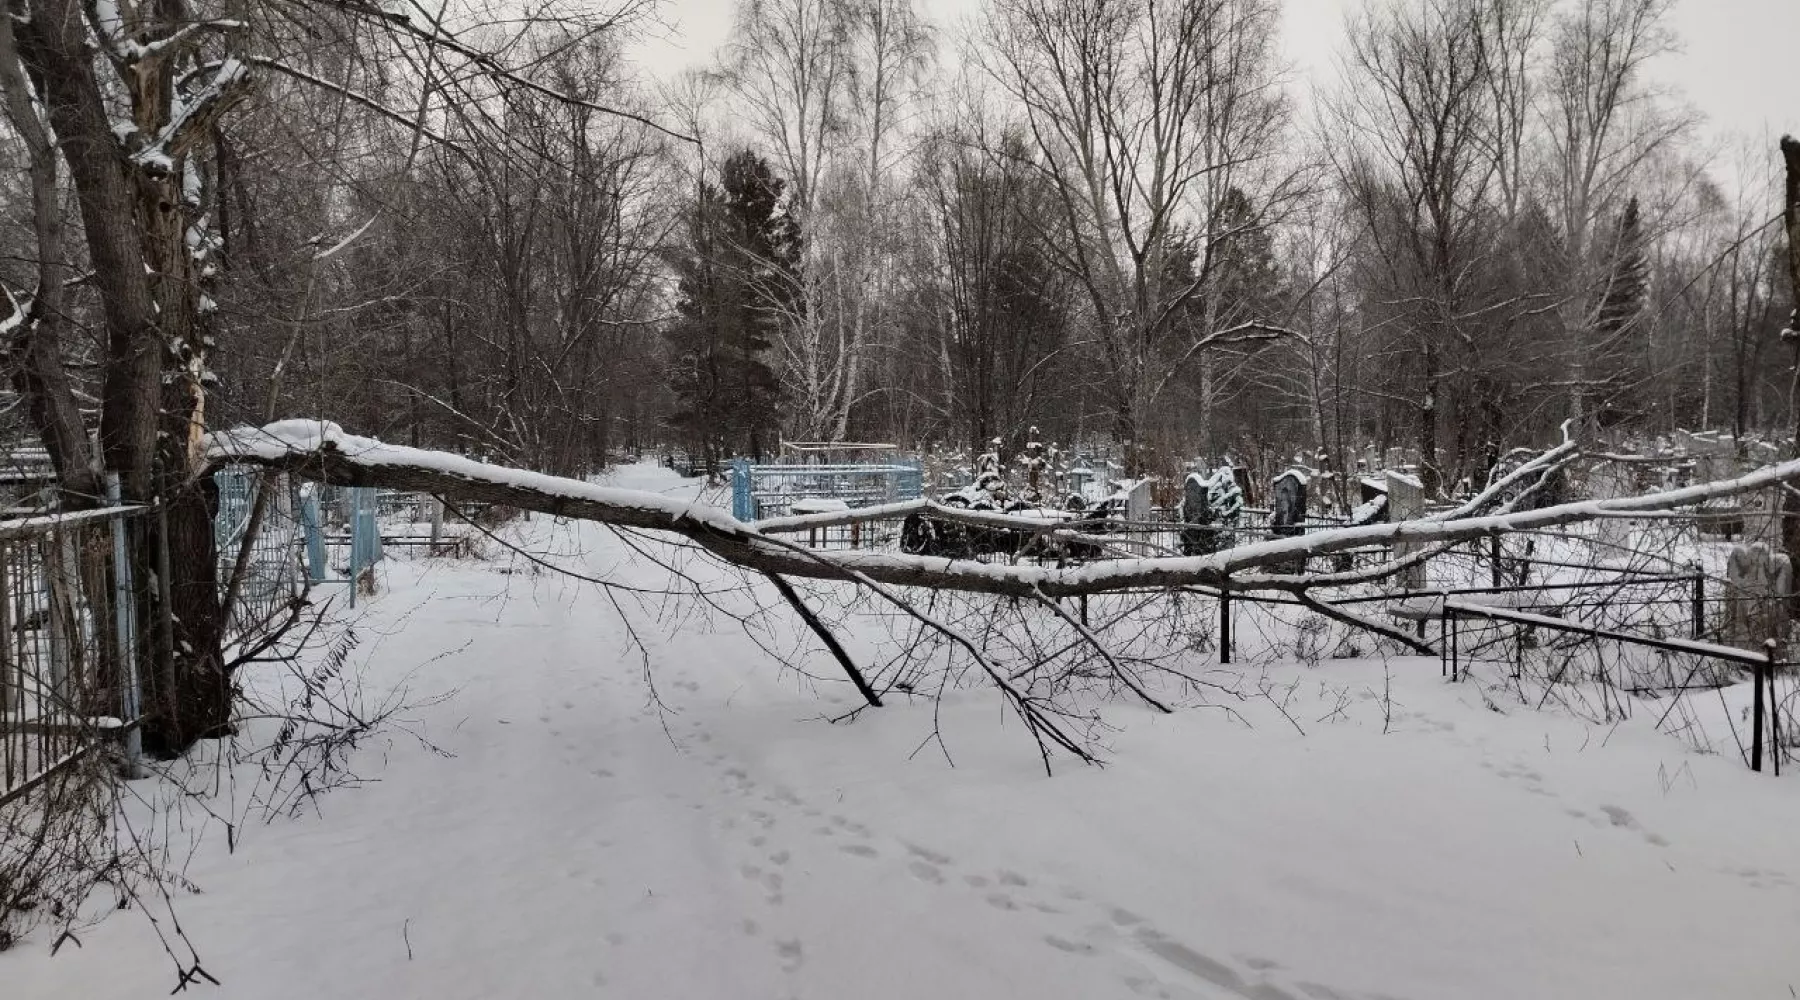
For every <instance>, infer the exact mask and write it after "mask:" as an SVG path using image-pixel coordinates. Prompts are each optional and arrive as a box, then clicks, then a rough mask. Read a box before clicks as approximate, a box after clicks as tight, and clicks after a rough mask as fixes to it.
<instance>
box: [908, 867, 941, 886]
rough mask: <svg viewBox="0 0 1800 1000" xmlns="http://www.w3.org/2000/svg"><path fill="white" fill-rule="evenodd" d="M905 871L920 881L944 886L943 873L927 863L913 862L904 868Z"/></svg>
mask: <svg viewBox="0 0 1800 1000" xmlns="http://www.w3.org/2000/svg"><path fill="white" fill-rule="evenodd" d="M906 870H907V871H909V872H912V873H913V877H914V878H917V879H919V880H920V881H924V882H930V883H931V884H932V885H943V884H944V873H943V872H942V871H941V870H939V869H938V866H937V865H934V864H932V863H931V862H929V861H913V862H911V863H909V864H908V865H907V866H906Z"/></svg>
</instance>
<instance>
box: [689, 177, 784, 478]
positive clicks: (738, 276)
mask: <svg viewBox="0 0 1800 1000" xmlns="http://www.w3.org/2000/svg"><path fill="white" fill-rule="evenodd" d="M784 186H785V184H784V182H783V181H782V180H781V178H779V177H777V176H775V174H774V171H773V170H771V169H770V167H769V164H768V162H767V161H766V160H764V159H762V158H761V157H759V156H757V155H756V154H755V153H752V152H751V151H749V150H743V151H740V152H738V153H735V154H733V155H732V156H731V157H729V158H728V159H726V160H725V162H724V163H723V164H722V165H721V166H720V171H719V182H718V184H717V185H714V184H712V183H705V184H702V186H701V189H700V196H699V199H698V201H697V203H696V204H695V205H694V207H693V208H692V209H691V210H690V213H689V219H688V246H687V248H686V252H685V253H684V254H683V255H682V256H681V257H679V258H678V259H677V260H676V261H675V271H676V274H677V276H678V279H679V291H680V297H679V300H678V301H677V303H676V312H677V314H678V315H679V317H680V318H679V319H678V320H677V321H676V323H675V324H674V326H672V327H671V328H670V329H669V330H668V332H667V333H666V337H667V339H668V341H669V345H670V348H671V353H672V355H673V357H672V363H671V365H670V370H669V387H670V389H671V390H672V391H673V393H674V395H675V398H676V400H677V404H678V405H677V409H676V410H675V412H674V413H672V414H670V416H669V423H670V425H671V426H672V427H673V428H674V429H675V430H677V431H678V432H680V433H681V434H682V435H683V436H684V437H685V438H686V440H687V441H688V443H689V447H690V448H692V449H694V451H695V452H696V454H697V455H698V457H700V458H701V459H702V460H703V461H704V462H705V464H706V466H707V468H708V470H709V471H714V472H716V471H717V469H718V465H719V462H720V460H722V459H724V458H726V457H728V456H731V455H738V454H741V455H748V456H750V457H752V458H756V459H760V458H762V457H763V455H764V453H765V452H766V451H767V450H768V449H770V448H771V447H772V445H773V444H774V442H775V439H776V436H777V427H778V420H779V410H778V405H779V390H780V383H779V380H778V379H777V377H776V374H775V371H774V368H773V367H772V366H771V364H770V358H769V355H770V353H771V351H772V349H773V347H774V335H775V331H776V328H777V327H778V325H779V324H780V323H782V322H783V321H784V319H785V318H786V317H789V316H790V315H791V312H792V310H793V309H794V308H795V306H796V300H797V289H798V287H799V283H798V271H799V261H800V233H799V227H798V225H797V224H796V223H795V222H794V220H793V218H792V217H791V216H790V215H789V214H788V211H787V207H786V205H785V204H784V203H783V201H782V193H783V189H784Z"/></svg>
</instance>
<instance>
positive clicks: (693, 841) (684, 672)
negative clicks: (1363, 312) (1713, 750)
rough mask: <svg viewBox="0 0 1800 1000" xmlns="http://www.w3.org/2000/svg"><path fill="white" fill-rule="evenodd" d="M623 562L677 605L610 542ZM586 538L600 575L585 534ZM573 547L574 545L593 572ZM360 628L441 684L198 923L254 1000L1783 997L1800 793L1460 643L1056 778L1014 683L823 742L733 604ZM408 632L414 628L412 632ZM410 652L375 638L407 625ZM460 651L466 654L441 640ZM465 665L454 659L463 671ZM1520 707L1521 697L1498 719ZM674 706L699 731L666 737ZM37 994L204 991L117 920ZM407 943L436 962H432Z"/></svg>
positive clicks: (17, 990)
mask: <svg viewBox="0 0 1800 1000" xmlns="http://www.w3.org/2000/svg"><path fill="white" fill-rule="evenodd" d="M557 532H560V533H552V536H553V537H555V538H560V539H562V540H563V541H562V542H559V544H571V545H572V544H576V543H579V546H580V549H581V552H582V554H581V555H580V556H579V557H578V558H580V559H582V560H584V561H585V562H586V563H587V565H589V566H590V567H592V568H593V569H595V570H605V571H608V572H615V573H620V574H622V578H623V579H627V580H630V581H633V582H636V583H640V584H654V583H655V582H656V581H657V580H658V579H659V574H658V571H656V570H654V569H653V568H651V567H648V566H644V565H622V564H621V563H622V560H625V559H626V553H625V550H624V548H623V547H622V546H621V545H620V543H618V542H617V541H616V540H615V539H613V538H611V537H610V536H607V535H604V534H602V533H599V532H589V531H588V530H587V529H586V528H579V529H578V528H575V527H566V528H560V529H557ZM570 551H573V550H572V549H571V550H570ZM571 558H577V557H575V556H571ZM390 586H391V589H390V592H389V593H388V594H387V595H385V596H384V597H383V598H382V599H381V600H380V601H377V602H375V604H374V605H373V608H372V610H371V612H370V616H369V618H368V619H367V620H366V621H365V622H364V623H363V625H362V626H361V627H362V628H363V629H364V630H365V631H366V633H367V634H368V635H369V636H370V638H371V641H370V642H366V643H365V645H364V647H363V649H362V650H361V651H360V652H359V654H358V655H359V657H361V656H364V655H367V656H368V658H369V662H370V664H371V667H370V670H371V683H373V684H377V685H379V684H382V683H397V682H399V680H400V679H401V678H402V677H404V676H405V675H407V674H409V673H411V672H413V671H415V670H418V671H419V672H418V673H417V675H416V676H414V677H413V678H412V679H411V681H410V683H411V685H412V687H413V688H414V690H415V691H416V692H418V693H420V694H430V693H436V692H438V691H443V690H447V689H450V688H455V689H456V693H455V695H454V696H453V697H452V698H450V699H448V700H446V701H444V702H442V703H440V704H436V705H432V706H429V707H426V708H423V709H421V711H420V713H419V721H420V723H421V725H422V726H423V729H424V731H425V732H426V734H427V735H428V736H429V737H430V738H431V739H432V740H433V741H435V742H436V743H437V744H438V745H440V746H442V747H443V748H444V749H445V750H447V751H449V752H450V753H452V754H454V756H453V757H443V756H438V755H435V754H432V753H429V752H427V751H426V750H424V749H423V748H420V747H418V746H416V745H414V744H413V743H411V742H408V741H406V740H404V739H401V740H397V741H396V742H394V744H393V747H392V750H391V752H389V753H388V754H387V761H386V765H385V767H381V766H380V762H379V759H380V758H381V757H382V750H381V748H372V749H371V750H369V751H367V752H365V755H364V757H363V758H361V759H362V760H363V761H364V762H365V763H366V764H367V766H368V768H369V769H370V770H371V771H372V772H376V773H377V774H378V777H379V779H380V780H379V781H378V782H376V783H374V784H371V785H369V786H367V787H364V788H361V789H357V790H347V791H339V792H334V793H331V794H330V795H328V796H326V797H325V798H324V799H323V800H322V801H321V803H320V808H321V810H322V815H314V814H308V815H305V816H302V817H300V818H298V819H294V820H278V821H276V822H275V823H273V824H272V825H268V826H260V825H259V826H257V827H256V828H254V829H251V830H250V831H248V833H247V834H246V835H245V837H244V843H243V844H242V846H241V847H240V848H239V850H238V852H237V853H236V854H235V855H228V854H226V853H225V852H224V851H223V849H222V848H223V844H222V838H213V839H209V840H208V841H207V842H206V844H205V845H204V846H203V848H202V849H201V851H200V852H199V853H198V854H197V856H196V858H195V860H194V863H193V864H192V866H191V867H190V869H189V876H190V877H191V878H193V879H194V880H195V881H196V882H198V883H199V884H200V885H201V886H202V887H204V889H205V890H206V891H205V892H204V893H203V894H201V895H194V896H184V897H181V898H180V899H179V907H180V909H179V913H180V916H181V918H182V921H183V923H184V925H185V926H186V928H187V930H188V933H189V934H190V936H191V937H192V938H193V939H194V941H195V942H196V943H197V945H198V947H199V950H200V954H201V957H202V960H203V962H204V964H205V966H206V968H207V969H208V971H210V972H211V973H213V974H214V975H216V976H218V977H219V978H220V979H221V980H223V982H224V986H223V988H222V989H219V990H217V991H215V992H217V993H219V994H220V995H222V996H226V997H234V998H240V997H241V998H259V1000H261V998H267V1000H285V998H296V1000H298V998H306V1000H316V998H318V997H322V996H340V997H380V998H401V997H420V998H431V1000H457V998H483V997H502V996H521V997H524V996H533V997H577V996H579V997H620V998H695V1000H710V998H732V1000H735V998H769V1000H815V998H816V1000H839V998H852V997H855V998H869V1000H898V998H912V997H921V998H925V997H929V998H934V1000H950V998H971V1000H973V998H1000V997H1014V996H1017V997H1032V998H1037V1000H1060V998H1102V997H1134V996H1142V997H1161V998H1199V1000H1231V998H1245V1000H1395V998H1399V1000H1438V998H1494V1000H1518V998H1561V997H1567V998H1571V1000H1576V998H1579V1000H1593V998H1599V997H1621V998H1625V997H1629V998H1633V1000H1646V998H1665V997H1666V998H1670V1000H1689V998H1694V997H1731V998H1738V997H1742V998H1753V997H1769V998H1779V997H1790V1000H1791V995H1792V994H1790V992H1789V990H1790V987H1793V988H1796V989H1800V950H1796V949H1795V947H1794V942H1795V941H1796V940H1797V939H1800V841H1797V839H1796V838H1797V837H1800V832H1797V831H1800V783H1796V782H1800V779H1793V780H1790V779H1782V780H1781V781H1779V782H1777V781H1775V780H1774V779H1772V778H1769V777H1767V776H1756V775H1751V774H1749V773H1748V772H1747V771H1745V770H1744V769H1743V768H1742V766H1741V764H1738V763H1736V762H1734V761H1731V760H1721V759H1718V758H1704V757H1697V756H1693V755H1690V754H1688V753H1686V752H1685V751H1684V750H1682V748H1681V747H1680V746H1679V744H1677V743H1676V742H1674V741H1673V740H1670V739H1668V738H1666V737H1663V736H1659V735H1657V734H1655V733H1653V732H1648V731H1644V730H1643V729H1642V728H1641V727H1631V726H1628V727H1621V728H1620V729H1619V730H1617V731H1615V732H1612V733H1610V734H1609V733H1607V732H1605V731H1598V732H1596V731H1590V730H1589V729H1588V728H1587V727H1585V726H1583V725H1581V724H1579V723H1576V722H1573V721H1570V720H1567V719H1563V718H1560V717H1556V716H1553V715H1550V714H1548V713H1538V712H1533V711H1529V710H1523V709H1519V708H1517V707H1516V706H1514V707H1511V708H1509V709H1508V710H1507V711H1506V712H1505V713H1504V714H1502V713H1500V712H1496V711H1492V710H1490V709H1489V708H1488V707H1487V706H1485V705H1484V704H1483V702H1482V699H1481V696H1480V694H1479V692H1478V691H1477V690H1475V689H1474V687H1473V686H1471V685H1459V686H1450V685H1445V684H1443V683H1441V682H1440V681H1439V680H1438V676H1437V664H1436V662H1435V661H1423V660H1397V661H1394V663H1393V664H1392V666H1393V668H1394V671H1395V674H1394V684H1395V691H1396V701H1397V703H1398V708H1397V711H1396V714H1395V718H1394V720H1393V724H1392V729H1393V732H1391V733H1389V734H1386V735H1384V734H1383V733H1382V728H1383V716H1382V711H1381V708H1380V705H1379V699H1378V698H1376V697H1375V692H1376V691H1378V690H1379V689H1380V687H1381V685H1382V683H1383V677H1382V670H1381V667H1380V666H1379V665H1378V664H1371V663H1340V664H1330V665H1328V666H1326V667H1322V668H1319V669H1318V670H1312V671H1309V670H1307V669H1305V668H1302V667H1294V668H1292V669H1291V670H1289V671H1287V672H1286V673H1285V674H1276V675H1273V676H1274V678H1275V679H1280V680H1293V681H1298V684H1297V686H1296V687H1294V688H1293V689H1292V692H1291V694H1287V695H1282V694H1281V693H1280V692H1277V694H1276V696H1277V697H1283V698H1285V699H1286V700H1287V707H1288V710H1289V712H1290V713H1292V714H1293V715H1294V716H1295V718H1296V719H1297V720H1298V721H1299V722H1300V724H1301V725H1302V726H1303V727H1304V728H1306V729H1307V731H1308V732H1307V735H1306V736H1305V737H1302V736H1301V735H1300V734H1298V733H1296V732H1295V731H1294V729H1293V727H1292V726H1290V725H1289V724H1288V723H1287V722H1286V721H1285V720H1284V719H1283V718H1282V716H1281V715H1280V714H1279V713H1278V712H1277V711H1276V709H1275V708H1274V707H1273V703H1272V702H1271V703H1267V704H1264V703H1262V702H1260V701H1251V702H1246V703H1244V704H1243V705H1241V706H1239V711H1240V712H1241V713H1242V715H1243V717H1244V719H1245V720H1246V721H1247V722H1248V723H1249V724H1250V725H1248V726H1246V725H1245V724H1243V723H1240V722H1235V721H1232V720H1230V719H1228V718H1227V717H1226V716H1225V715H1224V714H1222V713H1220V712H1217V711H1206V710H1199V711H1190V712H1187V713H1184V714H1181V715H1179V716H1176V717H1173V718H1162V717H1154V716H1151V715H1149V714H1147V713H1143V712H1138V711H1134V710H1130V709H1119V710H1115V711H1113V712H1111V713H1110V715H1109V718H1110V720H1111V721H1112V722H1114V723H1115V724H1117V725H1120V726H1121V727H1122V728H1121V731H1120V732H1119V734H1118V735H1117V737H1116V738H1115V740H1114V745H1113V747H1112V753H1111V759H1112V761H1113V763H1112V764H1111V765H1110V766H1109V767H1107V768H1105V769H1104V770H1096V769H1079V768H1076V767H1074V766H1072V765H1071V766H1069V767H1066V768H1065V769H1064V771H1063V773H1061V774H1060V775H1059V776H1058V777H1056V778H1054V779H1045V778H1044V777H1043V776H1042V774H1041V772H1040V771H1039V770H1038V768H1037V762H1036V760H1035V757H1034V755H1033V753H1032V752H1031V751H1030V749H1029V748H1028V747H1027V746H1026V744H1025V743H1024V741H1023V737H1022V734H1020V733H1019V732H1018V729H1017V726H1016V723H1013V722H1010V721H1007V720H1004V719H1003V718H1002V715H1001V713H1000V711H999V708H998V705H997V704H996V702H995V699H993V698H992V697H991V696H989V695H985V694H977V695H972V696H969V697H966V698H963V699H958V700H956V701H955V702H953V703H952V704H951V705H949V706H948V707H947V709H946V717H945V725H946V732H947V734H948V736H949V739H950V746H951V749H952V750H953V751H954V752H955V755H956V759H957V763H958V765H959V766H958V767H956V768H955V769H951V768H949V767H947V766H946V764H945V762H944V760H943V757H942V756H941V755H938V754H936V753H935V752H933V751H927V752H923V753H920V754H918V755H917V756H916V757H914V758H912V759H909V755H911V753H912V751H913V749H914V747H915V746H917V744H918V743H919V740H920V739H921V738H922V736H923V735H924V733H925V732H927V731H928V730H929V718H928V717H929V709H928V708H927V707H926V706H923V705H921V706H915V707H907V706H895V707H894V708H892V709H890V710H884V711H882V712H879V713H870V714H868V715H866V716H865V717H864V718H863V719H862V720H860V721H858V722H857V723H855V724H853V725H842V726H829V725H827V724H825V723H824V722H822V721H820V718H821V716H822V715H824V714H827V713H828V712H831V711H832V710H833V708H834V707H835V706H842V705H847V704H849V702H848V701H847V697H848V692H841V691H839V690H837V689H835V688H826V689H825V690H824V691H823V692H819V691H815V690H814V687H815V686H816V685H812V684H810V683H808V682H803V680H802V679H801V678H799V677H797V676H796V675H795V674H793V673H792V672H788V671H782V670H781V669H779V668H778V667H777V666H775V665H774V664H773V662H772V661H771V660H770V659H769V658H768V657H767V655H766V654H764V653H763V652H762V651H760V650H759V649H757V648H756V646H755V645H754V644H752V643H750V642H749V641H747V640H746V639H745V638H744V637H743V635H742V634H741V632H739V631H738V630H737V628H736V626H735V625H734V624H733V623H731V622H730V621H726V620H715V621H711V622H708V621H706V620H702V619H698V618H696V619H692V620H688V621H685V622H683V623H682V625H681V627H680V628H679V629H676V630H674V631H672V632H671V631H670V630H669V629H666V628H665V629H662V630H660V631H657V630H653V631H650V632H647V633H646V638H647V639H649V640H651V641H652V643H653V645H654V646H655V647H656V648H655V650H654V655H655V662H656V677H657V686H658V689H659V691H660V692H661V694H662V696H663V699H664V700H665V701H666V702H667V703H668V705H669V706H670V709H671V711H670V713H669V714H668V715H667V716H666V718H663V717H659V714H658V713H657V712H656V711H655V710H654V709H653V708H652V707H651V705H650V704H649V701H648V697H647V691H646V688H645V685H644V681H643V678H642V676H641V664H640V663H639V661H638V660H637V659H636V657H635V655H634V654H631V653H628V652H627V651H626V650H625V649H624V646H623V642H622V637H621V634H620V628H619V626H618V623H617V617H616V615H615V614H614V613H613V611H612V609H611V608H610V606H608V605H607V604H606V603H605V602H604V601H603V600H600V599H598V598H597V597H596V596H595V595H594V593H593V591H592V590H591V589H589V588H586V587H583V586H581V585H577V584H572V583H568V582H566V581H561V580H558V579H555V578H551V577H548V576H544V575H539V574H531V573H528V572H522V571H521V572H517V573H513V574H511V575H502V574H501V573H499V572H497V571H496V567H495V566H493V565H491V564H490V565H480V564H464V565H458V564H451V563H435V564H431V565H430V566H429V567H427V566H426V564H413V565H410V566H402V567H398V568H396V569H395V570H394V571H393V573H392V577H391V580H390ZM402 623H403V624H404V629H403V630H400V629H399V628H398V627H399V625H400V624H402ZM383 632H388V633H390V634H388V635H387V636H386V637H385V638H383V639H381V641H380V643H379V646H376V644H375V643H374V642H373V641H372V640H373V637H375V636H376V635H378V634H380V633H383ZM441 653H448V654H449V655H445V656H443V657H442V658H440V659H436V660H433V657H436V656H438V654H441ZM428 661H430V662H428ZM1501 707H1505V706H1501ZM665 721H666V723H667V727H668V728H667V731H665V725H664V724H665ZM45 945H46V942H43V941H40V940H37V939H32V940H28V941H27V942H25V944H24V945H23V946H21V947H20V948H18V949H16V950H15V951H14V952H12V953H9V954H6V955H3V956H0V996H3V997H6V998H9V1000H10V998H13V997H23V998H34V1000H35V998H49V997H64V996H68V997H84V998H94V1000H107V998H123V997H148V996H157V995H162V994H164V993H166V992H167V990H168V988H169V986H170V985H171V983H172V977H171V976H170V975H169V973H168V965H167V961H166V959H165V958H164V957H163V955H162V953H161V951H160V949H159V948H158V946H157V944H156V942H155V938H154V936H153V935H152V934H151V933H150V932H149V930H148V927H147V925H146V924H145V923H144V922H143V921H142V920H139V919H135V918H134V917H133V916H132V915H130V914H123V915H120V916H118V917H116V918H114V919H113V920H111V921H110V922H108V923H107V924H105V925H103V926H102V927H101V928H99V929H98V930H96V931H94V932H92V933H90V934H89V935H87V937H86V939H85V947H83V948H82V949H80V950H78V951H74V952H73V953H70V952H65V953H64V954H63V955H62V956H60V957H58V958H55V959H50V958H48V957H47V955H46V954H45V952H46V951H47V948H46V947H45ZM409 951H410V954H409Z"/></svg>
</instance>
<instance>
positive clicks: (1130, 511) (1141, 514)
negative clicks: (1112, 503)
mask: <svg viewBox="0 0 1800 1000" xmlns="http://www.w3.org/2000/svg"><path fill="white" fill-rule="evenodd" d="M1151 499H1152V498H1151V495H1150V480H1148V479H1140V480H1138V481H1137V482H1135V483H1132V484H1131V488H1130V490H1128V491H1127V492H1126V494H1125V520H1127V521H1137V522H1139V523H1142V522H1145V521H1148V520H1150V517H1151V514H1152V512H1153V511H1154V505H1153V504H1152V503H1151Z"/></svg>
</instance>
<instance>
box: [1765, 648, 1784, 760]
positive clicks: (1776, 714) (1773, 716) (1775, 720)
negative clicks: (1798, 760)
mask: <svg viewBox="0 0 1800 1000" xmlns="http://www.w3.org/2000/svg"><path fill="white" fill-rule="evenodd" d="M1780 645H1781V644H1780V643H1778V642H1776V641H1775V640H1774V639H1764V640H1763V653H1764V654H1765V655H1766V656H1767V657H1768V664H1767V666H1766V667H1765V668H1764V670H1763V674H1764V679H1765V681H1766V682H1767V683H1768V685H1769V756H1770V757H1771V758H1772V759H1773V761H1774V763H1775V776H1776V777H1777V778H1779V777H1781V699H1780V698H1778V697H1776V695H1775V667H1776V660H1775V652H1776V650H1777V649H1778V648H1780Z"/></svg>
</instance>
